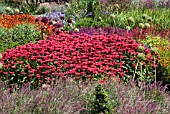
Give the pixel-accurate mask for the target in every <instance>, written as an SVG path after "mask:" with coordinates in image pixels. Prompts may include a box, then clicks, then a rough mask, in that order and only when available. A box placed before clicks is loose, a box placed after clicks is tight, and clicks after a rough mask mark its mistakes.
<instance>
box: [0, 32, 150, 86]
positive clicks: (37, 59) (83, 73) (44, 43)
mask: <svg viewBox="0 0 170 114" xmlns="http://www.w3.org/2000/svg"><path fill="white" fill-rule="evenodd" d="M137 50H138V44H137V43H136V42H135V41H134V40H133V39H132V38H123V37H120V36H117V35H110V36H107V37H106V36H104V35H92V36H89V35H87V34H81V35H69V34H64V33H60V34H59V35H52V36H48V37H47V39H46V40H39V41H38V43H37V44H33V43H29V44H26V45H23V46H18V47H17V48H16V49H11V50H6V52H3V53H2V60H1V61H0V62H2V64H3V70H1V72H0V76H1V78H2V80H8V81H9V83H10V84H14V83H27V82H31V83H33V84H35V86H37V85H38V84H43V83H46V82H52V81H53V80H54V79H56V78H59V77H60V78H64V79H65V78H67V77H72V78H75V79H82V78H83V79H87V78H89V79H101V78H103V77H106V76H107V77H114V76H121V77H124V76H125V75H132V74H130V73H131V72H128V70H130V69H131V70H132V69H133V68H126V69H125V66H127V64H128V63H129V62H131V63H134V62H135V61H134V60H135V59H136V56H137V54H138V53H139V52H138V51H137ZM144 53H145V55H148V53H150V50H149V49H145V52H144ZM146 61H147V63H145V64H152V55H150V56H149V57H147V58H146ZM143 62H145V61H143ZM125 63H126V64H125ZM125 70H126V71H125Z"/></svg>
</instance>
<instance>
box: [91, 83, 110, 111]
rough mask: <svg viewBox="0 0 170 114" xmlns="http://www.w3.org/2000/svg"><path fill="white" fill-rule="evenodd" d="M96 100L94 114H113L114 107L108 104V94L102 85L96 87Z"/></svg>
mask: <svg viewBox="0 0 170 114" xmlns="http://www.w3.org/2000/svg"><path fill="white" fill-rule="evenodd" d="M94 95H95V100H94V105H93V106H94V110H93V111H92V112H93V114H100V113H104V114H111V113H112V106H111V105H110V104H109V102H108V93H107V92H106V91H105V90H104V88H103V87H102V85H101V84H98V85H97V86H96V87H95V93H94Z"/></svg>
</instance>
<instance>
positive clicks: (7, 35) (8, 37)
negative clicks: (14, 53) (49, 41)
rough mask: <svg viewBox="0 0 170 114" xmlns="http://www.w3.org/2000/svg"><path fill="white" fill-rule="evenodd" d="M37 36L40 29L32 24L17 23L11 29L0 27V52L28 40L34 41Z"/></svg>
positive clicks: (38, 36)
mask: <svg viewBox="0 0 170 114" xmlns="http://www.w3.org/2000/svg"><path fill="white" fill-rule="evenodd" d="M39 38H40V31H38V30H37V29H36V27H35V25H32V24H22V25H17V26H16V27H15V28H13V29H7V28H0V52H3V51H5V50H6V49H11V48H15V47H17V46H19V45H23V44H26V43H29V42H30V41H33V42H35V41H36V40H37V39H39Z"/></svg>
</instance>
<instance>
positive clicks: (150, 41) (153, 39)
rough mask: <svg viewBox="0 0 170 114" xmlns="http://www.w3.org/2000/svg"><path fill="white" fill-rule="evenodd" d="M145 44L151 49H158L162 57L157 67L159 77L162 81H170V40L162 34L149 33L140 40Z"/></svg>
mask: <svg viewBox="0 0 170 114" xmlns="http://www.w3.org/2000/svg"><path fill="white" fill-rule="evenodd" d="M140 42H141V43H143V44H145V45H146V46H148V47H149V48H151V51H152V50H153V51H154V50H155V49H156V50H155V51H158V53H159V56H160V59H159V60H158V61H159V65H158V68H157V79H158V80H160V81H165V82H167V83H169V82H170V77H169V76H170V56H169V55H170V51H169V50H170V42H169V41H168V39H167V38H161V37H160V36H153V35H147V36H146V39H143V40H141V41H140Z"/></svg>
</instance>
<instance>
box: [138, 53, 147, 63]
mask: <svg viewBox="0 0 170 114" xmlns="http://www.w3.org/2000/svg"><path fill="white" fill-rule="evenodd" d="M137 57H138V59H139V60H142V61H144V60H146V56H145V54H143V53H138V55H137Z"/></svg>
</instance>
